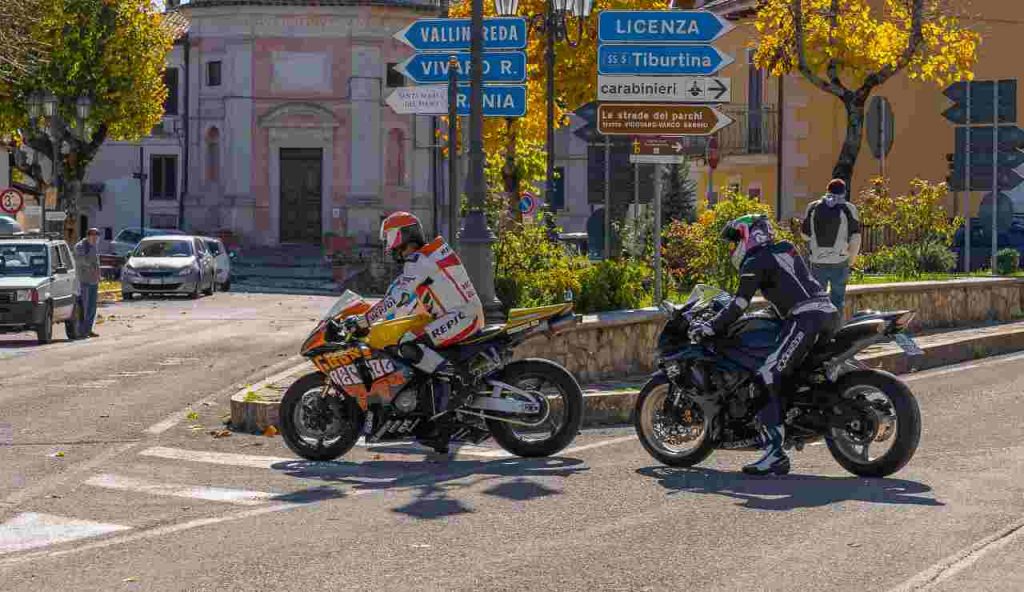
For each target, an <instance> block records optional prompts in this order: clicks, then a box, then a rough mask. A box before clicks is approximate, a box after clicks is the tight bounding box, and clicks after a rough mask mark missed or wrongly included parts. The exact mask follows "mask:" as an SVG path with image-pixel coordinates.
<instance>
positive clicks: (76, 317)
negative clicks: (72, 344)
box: [64, 302, 85, 341]
mask: <svg viewBox="0 0 1024 592" xmlns="http://www.w3.org/2000/svg"><path fill="white" fill-rule="evenodd" d="M81 322H82V307H81V306H78V303H77V302H75V308H74V310H72V311H71V318H70V319H68V320H66V321H64V333H66V334H67V336H68V339H69V340H72V341H74V340H75V339H81V338H82V337H85V336H84V335H79V333H78V328H79V327H81Z"/></svg>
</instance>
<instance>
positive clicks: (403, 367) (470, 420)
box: [280, 291, 583, 460]
mask: <svg viewBox="0 0 1024 592" xmlns="http://www.w3.org/2000/svg"><path fill="white" fill-rule="evenodd" d="M369 308H370V305H369V303H368V302H366V301H365V300H364V299H363V298H361V297H360V296H359V295H357V294H355V293H354V292H351V291H346V292H345V293H344V294H342V296H341V297H340V298H339V299H338V301H337V302H335V304H334V306H332V307H331V309H330V311H328V312H327V314H326V315H325V316H324V317H323V318H322V319H321V320H320V322H319V323H318V324H317V326H316V329H314V330H313V333H312V334H311V335H310V336H309V338H307V339H306V342H305V343H304V344H303V345H302V352H301V353H302V355H303V356H305V357H306V358H307V359H309V360H310V361H311V362H312V363H313V365H314V366H316V371H315V372H312V373H309V374H306V375H305V376H303V377H301V378H299V379H298V380H297V381H295V383H294V384H292V386H291V387H290V388H289V389H288V391H287V392H286V393H285V395H284V398H283V399H282V401H281V407H280V425H281V435H282V436H283V437H284V440H285V442H286V443H287V444H288V447H289V448H291V450H292V451H293V452H295V453H296V454H298V455H299V456H301V457H303V458H306V459H310V460H332V459H336V458H338V457H340V456H342V455H344V454H345V453H347V452H348V451H349V450H351V449H352V447H353V446H355V444H356V441H357V440H358V439H359V437H360V436H364V437H365V439H366V442H367V443H374V442H381V441H387V440H402V439H409V438H424V437H426V438H429V436H428V435H429V434H432V433H436V430H437V429H438V426H439V425H440V422H447V423H446V425H445V426H444V427H445V429H446V431H447V433H448V434H450V435H451V440H452V441H453V442H459V441H462V442H470V443H473V444H477V443H480V442H482V441H484V440H486V439H487V438H488V437H490V436H493V437H494V439H495V440H496V441H497V442H498V444H499V445H501V447H502V448H504V449H505V450H507V451H509V452H511V453H512V454H515V455H517V456H523V457H538V456H549V455H552V454H555V453H556V452H558V451H560V450H562V449H563V448H565V447H566V446H568V445H569V444H570V443H571V442H572V440H573V438H575V437H576V434H577V432H578V431H579V427H580V423H581V421H582V419H583V391H582V390H581V389H580V386H579V384H578V383H577V382H576V379H575V378H574V377H573V375H572V374H571V373H569V371H568V370H566V369H565V368H563V367H562V366H560V365H558V364H556V363H554V362H552V361H549V360H544V359H536V358H534V359H524V360H516V361H511V357H512V348H513V347H515V346H516V345H519V344H520V343H522V342H523V341H526V340H527V339H529V338H531V337H534V336H537V335H541V334H553V333H557V332H559V331H563V330H565V329H567V328H569V327H572V326H573V325H575V324H576V323H577V322H578V320H579V317H578V316H577V315H575V314H573V310H572V303H565V304H558V305H554V306H544V307H539V308H527V309H513V310H512V311H510V312H509V317H508V318H509V320H508V323H506V324H503V325H492V326H489V327H486V328H485V329H484V330H483V331H481V332H480V333H479V334H478V335H476V336H475V337H472V338H470V339H469V340H467V341H463V342H461V343H459V344H458V345H456V346H454V347H451V348H446V349H442V350H440V352H439V353H441V354H442V355H444V356H445V357H446V358H447V359H448V360H449V361H450V362H451V364H452V366H453V367H454V371H453V372H451V375H452V376H451V382H452V386H451V394H450V397H453V398H454V401H456V404H455V405H445V406H444V408H443V409H440V408H438V407H439V406H440V404H439V403H438V402H437V398H436V397H435V396H434V384H435V380H434V378H433V377H432V376H431V375H428V374H426V373H423V372H421V371H419V370H417V369H416V368H414V367H413V366H412V365H411V364H409V363H407V362H406V361H404V360H408V359H410V358H415V353H416V352H415V351H410V352H408V354H409V355H402V354H403V348H409V347H413V348H415V346H413V345H412V344H409V343H406V344H402V343H400V340H401V339H402V337H403V336H404V335H406V334H407V333H408V332H410V331H417V330H419V329H421V328H423V327H425V326H426V325H427V324H428V323H429V322H430V321H431V317H430V316H429V315H425V314H424V315H415V316H409V317H403V318H399V319H395V320H390V321H380V322H377V323H374V324H373V325H371V327H370V330H369V333H368V334H367V335H365V336H363V337H357V336H355V335H350V334H347V333H346V331H345V330H344V328H343V326H344V324H343V322H342V321H343V320H344V319H345V318H347V317H348V316H350V315H355V314H363V313H365V312H366V311H367V310H369Z"/></svg>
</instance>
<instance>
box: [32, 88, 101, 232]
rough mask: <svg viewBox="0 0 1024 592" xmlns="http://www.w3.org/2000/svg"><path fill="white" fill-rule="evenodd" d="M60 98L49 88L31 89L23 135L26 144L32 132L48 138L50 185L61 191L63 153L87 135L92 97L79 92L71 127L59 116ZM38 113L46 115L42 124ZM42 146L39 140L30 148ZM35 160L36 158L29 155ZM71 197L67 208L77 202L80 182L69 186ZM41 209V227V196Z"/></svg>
mask: <svg viewBox="0 0 1024 592" xmlns="http://www.w3.org/2000/svg"><path fill="white" fill-rule="evenodd" d="M59 106H60V99H58V98H57V97H56V96H55V95H54V94H53V93H52V92H49V91H33V92H31V93H29V94H28V96H27V97H26V108H27V111H28V116H29V128H28V129H27V130H25V131H26V132H27V133H25V134H24V135H25V137H26V140H27V144H28V145H29V146H31V145H32V144H33V141H32V140H31V138H32V137H33V136H35V137H36V138H40V137H41V136H45V138H46V139H47V140H49V146H48V148H49V152H50V154H49V155H48V156H49V158H50V160H51V163H52V168H51V173H52V174H51V178H50V185H51V186H53V187H54V188H56V189H57V191H58V192H60V191H61V188H62V186H63V184H64V183H63V176H64V175H63V172H64V171H63V168H64V167H63V161H64V158H63V157H64V155H66V154H70V153H71V151H72V145H74V143H75V142H76V140H77V141H79V142H84V141H88V139H89V135H90V134H89V129H88V127H87V121H88V119H89V115H90V113H91V112H92V99H90V98H89V97H88V96H84V95H83V96H80V97H78V98H77V99H76V100H75V120H76V121H75V122H74V124H75V126H74V128H71V127H70V126H69V125H68V122H66V121H65V120H64V118H63V117H61V114H60V110H59ZM40 116H42V117H45V118H46V120H47V121H46V125H43V124H42V122H41V121H40ZM42 146H45V144H44V143H43V141H42V140H39V141H36V142H35V147H33V150H35V151H37V152H45V150H46V149H45V148H43V147H42ZM33 160H36V159H33ZM72 189H73V191H72V195H71V196H70V197H71V202H69V203H71V209H72V210H73V209H74V208H75V207H76V205H77V203H78V198H79V197H80V196H79V193H80V191H81V183H74V184H73V187H72ZM42 205H43V209H42V212H43V213H42V215H43V220H42V228H43V229H45V228H46V207H45V199H44V200H43V204H42Z"/></svg>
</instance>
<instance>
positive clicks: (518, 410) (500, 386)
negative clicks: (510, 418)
mask: <svg viewBox="0 0 1024 592" xmlns="http://www.w3.org/2000/svg"><path fill="white" fill-rule="evenodd" d="M487 384H489V385H490V386H492V387H493V388H494V390H493V391H492V392H491V394H490V395H477V396H475V397H473V398H472V399H470V400H469V401H468V402H466V405H465V406H466V407H468V408H470V409H478V410H480V411H499V412H502V413H512V414H517V415H518V414H526V415H531V414H534V413H539V412H540V409H541V407H540V403H537V402H535V401H534V399H535V398H536V397H537V395H536V394H534V393H531V392H529V391H524V390H523V389H520V388H516V387H514V386H512V385H510V384H505V383H504V382H500V381H498V380H488V381H487ZM502 391H506V392H510V393H513V394H516V395H519V396H520V397H523V398H525V399H527V400H526V401H523V400H521V399H506V398H503V397H502V396H501V393H502Z"/></svg>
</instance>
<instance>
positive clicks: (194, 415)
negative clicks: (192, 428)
mask: <svg viewBox="0 0 1024 592" xmlns="http://www.w3.org/2000/svg"><path fill="white" fill-rule="evenodd" d="M185 419H187V420H188V421H196V420H198V419H199V414H198V413H196V412H195V411H193V410H191V409H189V410H188V413H186V414H185Z"/></svg>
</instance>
